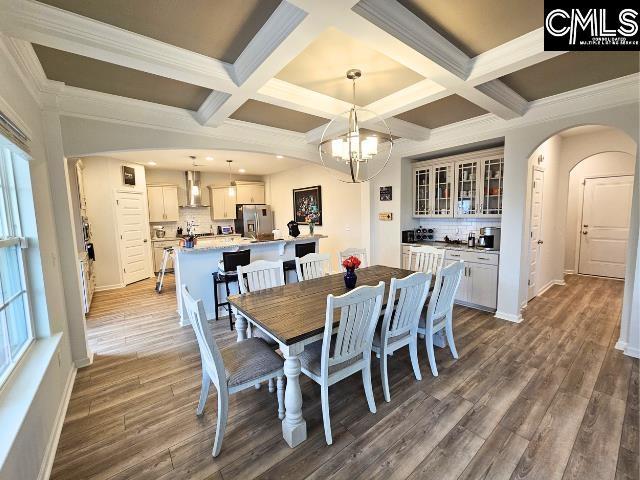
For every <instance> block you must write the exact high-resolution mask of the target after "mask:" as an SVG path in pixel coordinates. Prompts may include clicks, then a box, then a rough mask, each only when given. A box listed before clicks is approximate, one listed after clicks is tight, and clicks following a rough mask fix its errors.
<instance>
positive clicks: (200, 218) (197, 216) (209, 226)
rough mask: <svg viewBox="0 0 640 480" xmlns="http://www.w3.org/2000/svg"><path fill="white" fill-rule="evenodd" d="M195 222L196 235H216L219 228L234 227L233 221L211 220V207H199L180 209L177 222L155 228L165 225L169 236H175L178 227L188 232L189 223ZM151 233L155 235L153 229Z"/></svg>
mask: <svg viewBox="0 0 640 480" xmlns="http://www.w3.org/2000/svg"><path fill="white" fill-rule="evenodd" d="M188 221H194V222H196V225H197V226H196V233H209V232H213V233H216V230H217V229H218V226H221V227H225V226H232V227H233V220H224V221H218V220H211V211H210V209H209V207H199V208H184V207H180V209H179V217H178V221H177V222H167V223H154V224H153V226H156V225H164V229H165V230H166V232H167V235H168V236H171V235H174V234H175V233H176V230H177V228H178V227H182V228H183V229H184V230H185V231H186V227H187V222H188ZM151 233H153V228H152V229H151Z"/></svg>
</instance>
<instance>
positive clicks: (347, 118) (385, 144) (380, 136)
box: [318, 69, 393, 183]
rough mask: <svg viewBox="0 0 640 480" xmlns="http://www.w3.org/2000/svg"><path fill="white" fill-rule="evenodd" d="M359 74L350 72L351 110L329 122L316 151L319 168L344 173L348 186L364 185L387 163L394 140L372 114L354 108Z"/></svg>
mask: <svg viewBox="0 0 640 480" xmlns="http://www.w3.org/2000/svg"><path fill="white" fill-rule="evenodd" d="M361 76H362V72H361V71H360V70H357V69H351V70H349V71H348V72H347V78H348V79H349V80H351V82H352V92H353V93H352V94H353V102H352V103H353V105H352V107H351V108H350V109H349V110H347V111H345V112H343V113H341V114H340V115H338V116H337V117H335V118H334V119H333V120H331V121H330V122H329V123H328V124H327V126H326V127H325V129H324V131H323V132H322V137H321V139H320V145H319V146H318V150H319V152H320V160H321V161H322V164H323V165H324V166H325V167H327V168H331V169H334V170H335V169H336V168H337V169H338V170H340V171H343V172H345V173H347V175H348V176H349V177H350V180H342V179H340V180H341V181H343V182H347V183H362V182H367V181H369V180H371V179H372V178H374V177H375V176H376V175H378V174H379V173H380V172H381V171H382V170H383V169H384V167H385V166H386V165H387V163H388V162H389V158H390V157H391V149H392V148H393V137H392V135H391V130H389V126H388V125H387V122H385V120H384V119H383V118H381V117H379V116H378V115H376V114H375V113H374V112H372V111H370V110H367V109H365V108H360V107H358V106H356V80H357V79H358V78H360V77H361ZM367 127H368V128H367Z"/></svg>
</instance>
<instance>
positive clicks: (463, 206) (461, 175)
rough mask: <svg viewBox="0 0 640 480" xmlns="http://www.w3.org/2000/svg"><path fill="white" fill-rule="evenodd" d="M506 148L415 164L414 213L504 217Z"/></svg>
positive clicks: (417, 214)
mask: <svg viewBox="0 0 640 480" xmlns="http://www.w3.org/2000/svg"><path fill="white" fill-rule="evenodd" d="M503 176H504V149H503V148H502V147H500V148H492V149H489V150H481V151H476V152H470V153H465V154H461V155H455V156H451V157H444V158H438V159H433V160H426V161H420V162H417V163H416V164H414V167H413V180H412V181H413V216H414V217H421V218H439V217H457V218H500V216H501V215H502V195H503V183H502V179H503Z"/></svg>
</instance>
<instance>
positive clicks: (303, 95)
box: [252, 78, 351, 119]
mask: <svg viewBox="0 0 640 480" xmlns="http://www.w3.org/2000/svg"><path fill="white" fill-rule="evenodd" d="M252 98H254V99H255V100H259V101H261V102H267V103H271V104H274V105H278V106H280V107H284V108H289V109H292V110H298V111H300V112H304V113H308V114H310V115H316V116H318V117H324V118H329V119H330V118H332V117H334V116H336V115H339V114H341V113H342V112H344V111H346V110H349V109H350V108H351V104H350V103H349V102H345V101H342V100H338V99H337V98H333V97H330V96H329V95H324V94H322V93H318V92H315V91H313V90H309V89H308V88H304V87H299V86H298V85H294V84H292V83H289V82H285V81H283V80H279V79H277V78H272V79H271V80H269V81H268V82H267V83H265V84H264V85H263V86H262V88H260V89H259V90H258V92H257V93H256V94H255V95H254V96H253V97H252Z"/></svg>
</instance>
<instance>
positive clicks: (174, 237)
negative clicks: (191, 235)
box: [151, 236, 179, 242]
mask: <svg viewBox="0 0 640 480" xmlns="http://www.w3.org/2000/svg"><path fill="white" fill-rule="evenodd" d="M177 240H179V238H178V237H176V236H168V237H163V238H157V237H153V238H152V239H151V241H152V242H167V241H177Z"/></svg>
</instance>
